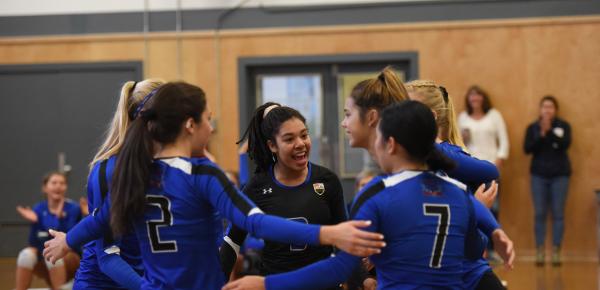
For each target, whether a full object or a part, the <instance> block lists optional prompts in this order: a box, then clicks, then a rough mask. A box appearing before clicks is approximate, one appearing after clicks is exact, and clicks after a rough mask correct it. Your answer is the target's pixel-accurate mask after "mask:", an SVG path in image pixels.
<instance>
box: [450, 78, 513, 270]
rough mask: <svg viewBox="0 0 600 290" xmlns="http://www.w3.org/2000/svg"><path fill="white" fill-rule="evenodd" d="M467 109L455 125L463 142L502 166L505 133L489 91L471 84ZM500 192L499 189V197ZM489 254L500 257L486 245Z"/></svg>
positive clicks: (494, 208)
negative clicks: (493, 106)
mask: <svg viewBox="0 0 600 290" xmlns="http://www.w3.org/2000/svg"><path fill="white" fill-rule="evenodd" d="M465 103H466V106H465V107H466V109H467V111H466V112H464V111H463V112H461V113H460V116H459V117H458V127H459V128H460V130H461V133H462V136H463V139H464V141H465V145H466V146H467V149H468V150H469V153H471V154H472V155H473V156H475V157H477V158H479V159H483V160H487V161H489V162H493V163H494V164H496V167H498V170H500V169H501V167H502V163H503V162H504V160H506V158H508V134H507V133H506V125H505V124H504V119H503V118H502V115H500V112H498V111H497V110H496V109H494V108H492V103H491V101H490V97H489V96H488V94H487V93H486V92H485V91H484V90H483V89H482V88H480V87H479V86H476V85H475V86H471V87H470V88H469V90H467V95H466V96H465ZM499 194H500V191H498V196H499ZM491 210H492V213H493V214H494V216H495V217H496V219H498V214H499V211H500V210H499V202H498V198H496V200H495V201H494V204H493V205H492V208H491ZM488 257H489V258H490V259H491V260H496V261H498V259H499V257H498V256H497V255H496V254H495V253H494V252H493V248H492V247H491V245H488Z"/></svg>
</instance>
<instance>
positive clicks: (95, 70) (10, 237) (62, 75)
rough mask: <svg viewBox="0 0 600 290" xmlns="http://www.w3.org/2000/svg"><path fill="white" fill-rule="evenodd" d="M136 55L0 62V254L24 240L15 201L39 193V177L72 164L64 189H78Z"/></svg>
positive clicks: (31, 200)
mask: <svg viewBox="0 0 600 290" xmlns="http://www.w3.org/2000/svg"><path fill="white" fill-rule="evenodd" d="M141 76H142V68H141V63H131V62H130V63H91V64H90V63H86V64H68V65H67V64H48V65H23V66H0V124H1V126H0V136H1V137H0V138H2V142H0V152H2V153H3V160H2V162H0V195H1V197H2V203H0V236H1V237H2V239H0V256H15V255H16V254H17V253H18V250H19V249H20V248H22V247H24V246H25V245H26V242H27V235H28V232H29V224H28V223H26V222H24V221H23V220H22V219H21V218H20V217H19V216H18V214H17V213H16V211H15V206H16V205H29V206H32V205H34V204H35V203H37V202H39V201H40V200H41V199H43V198H44V197H43V195H42V194H41V192H40V186H41V178H42V176H43V175H44V174H45V173H46V172H48V171H50V170H56V169H57V166H58V160H57V154H58V152H65V153H66V159H67V160H66V161H67V164H70V165H71V166H72V168H73V169H72V171H71V173H70V176H69V190H68V192H67V195H68V197H70V198H72V199H79V197H81V196H85V194H86V192H85V184H86V178H87V173H88V167H87V164H88V162H90V161H91V158H92V157H93V154H94V152H95V150H96V149H97V147H98V146H99V143H100V141H101V139H102V134H103V133H104V131H105V129H106V127H107V124H108V122H109V120H110V117H111V116H112V113H113V111H114V108H115V107H116V102H117V100H118V96H119V91H120V87H121V85H122V84H123V83H124V82H125V81H127V80H139V79H140V78H141Z"/></svg>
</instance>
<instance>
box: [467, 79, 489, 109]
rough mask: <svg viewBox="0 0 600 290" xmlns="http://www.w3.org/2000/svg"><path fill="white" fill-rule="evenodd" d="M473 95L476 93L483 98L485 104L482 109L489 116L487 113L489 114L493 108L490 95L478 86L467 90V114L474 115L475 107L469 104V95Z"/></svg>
mask: <svg viewBox="0 0 600 290" xmlns="http://www.w3.org/2000/svg"><path fill="white" fill-rule="evenodd" d="M472 93H476V94H478V95H480V96H482V97H483V104H481V109H482V110H483V113H484V114H487V112H489V110H491V109H492V108H493V107H492V101H491V100H490V95H489V94H488V93H487V92H486V91H485V90H484V89H482V88H481V87H480V86H478V85H472V86H471V87H470V88H469V89H468V90H467V94H466V95H465V108H467V113H468V114H469V115H471V114H473V107H472V106H471V103H469V95H471V94H472Z"/></svg>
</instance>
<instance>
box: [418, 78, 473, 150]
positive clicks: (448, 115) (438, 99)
mask: <svg viewBox="0 0 600 290" xmlns="http://www.w3.org/2000/svg"><path fill="white" fill-rule="evenodd" d="M406 89H407V90H408V92H410V93H414V94H416V95H417V96H419V97H420V101H421V102H422V103H423V104H425V105H427V106H428V107H429V108H430V109H431V110H432V111H434V112H435V114H436V123H437V126H438V128H440V133H441V134H440V135H441V139H442V140H443V141H447V142H450V143H451V144H454V145H457V146H460V147H462V148H463V149H465V150H466V146H465V143H464V141H463V139H462V136H461V135H460V131H459V129H458V122H457V120H456V113H455V112H454V104H453V102H452V98H450V96H449V95H448V92H447V91H446V89H445V88H444V87H442V86H439V85H437V84H436V83H435V82H433V81H430V80H415V81H411V82H408V83H407V84H406Z"/></svg>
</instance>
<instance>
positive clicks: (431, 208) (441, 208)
mask: <svg viewBox="0 0 600 290" xmlns="http://www.w3.org/2000/svg"><path fill="white" fill-rule="evenodd" d="M423 214H424V215H426V216H437V218H438V224H437V229H436V235H435V240H434V242H433V249H432V250H431V260H429V267H431V268H436V269H439V268H441V267H442V257H443V256H444V248H445V247H446V238H447V237H448V227H449V225H450V206H449V205H447V204H434V203H424V204H423Z"/></svg>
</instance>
